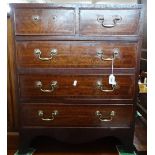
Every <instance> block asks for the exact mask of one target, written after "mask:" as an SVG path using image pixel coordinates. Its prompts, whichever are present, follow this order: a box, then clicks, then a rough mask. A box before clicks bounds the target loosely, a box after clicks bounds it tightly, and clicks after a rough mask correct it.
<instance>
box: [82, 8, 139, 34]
mask: <svg viewBox="0 0 155 155" xmlns="http://www.w3.org/2000/svg"><path fill="white" fill-rule="evenodd" d="M140 15H141V10H140V9H121V8H118V9H116V8H115V9H106V8H104V9H103V10H102V9H98V10H97V9H80V34H81V35H87V36H90V35H92V36H102V35H134V34H138V30H139V21H140Z"/></svg>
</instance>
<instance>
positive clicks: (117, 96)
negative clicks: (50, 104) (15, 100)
mask: <svg viewBox="0 0 155 155" xmlns="http://www.w3.org/2000/svg"><path fill="white" fill-rule="evenodd" d="M115 80H116V84H115V85H112V84H109V75H107V74H104V75H49V74H48V75H46V74H44V75H42V74H41V75H39V74H33V75H19V88H20V97H21V98H22V99H30V100H31V99H34V100H35V99H36V100H38V99H56V98H58V99H60V98H63V99H65V98H89V99H91V98H100V99H103V100H117V101H118V100H120V101H123V100H130V101H132V100H133V98H134V94H135V76H134V75H132V74H131V75H119V74H116V75H115Z"/></svg>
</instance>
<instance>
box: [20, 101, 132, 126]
mask: <svg viewBox="0 0 155 155" xmlns="http://www.w3.org/2000/svg"><path fill="white" fill-rule="evenodd" d="M20 118H21V119H20V120H21V126H22V127H29V128H30V127H106V128H117V127H121V128H122V127H130V126H131V124H132V121H133V106H131V105H64V104H52V105H51V104H48V103H46V104H45V103H44V104H41V103H40V104H28V103H25V104H21V105H20Z"/></svg>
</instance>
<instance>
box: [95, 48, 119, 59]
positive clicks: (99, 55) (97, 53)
mask: <svg viewBox="0 0 155 155" xmlns="http://www.w3.org/2000/svg"><path fill="white" fill-rule="evenodd" d="M119 53H120V50H119V49H118V48H114V49H113V55H112V57H111V58H105V55H104V52H103V50H100V51H97V52H96V55H97V56H98V57H99V58H100V59H101V60H104V61H112V59H115V58H116V57H118V56H119Z"/></svg>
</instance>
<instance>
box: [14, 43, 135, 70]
mask: <svg viewBox="0 0 155 155" xmlns="http://www.w3.org/2000/svg"><path fill="white" fill-rule="evenodd" d="M137 48H138V43H136V42H135V43H125V42H124V43H122V42H112V41H110V42H108V41H98V42H95V41H79V42H77V41H18V42H16V50H17V63H18V65H19V67H21V68H24V67H30V68H37V67H38V68H55V67H57V68H61V67H62V68H70V67H71V68H99V67H102V68H109V67H110V68H111V61H112V58H114V67H116V68H134V67H135V66H136V57H137Z"/></svg>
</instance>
